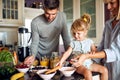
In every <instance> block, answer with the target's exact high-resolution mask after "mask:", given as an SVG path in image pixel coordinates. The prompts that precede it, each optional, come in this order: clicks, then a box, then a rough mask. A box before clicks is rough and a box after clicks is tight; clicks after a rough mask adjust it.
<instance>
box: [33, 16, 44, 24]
mask: <svg viewBox="0 0 120 80" xmlns="http://www.w3.org/2000/svg"><path fill="white" fill-rule="evenodd" d="M42 20H43V15H38V16H36V17H35V18H33V20H32V22H33V23H34V22H35V23H36V22H40V21H42Z"/></svg>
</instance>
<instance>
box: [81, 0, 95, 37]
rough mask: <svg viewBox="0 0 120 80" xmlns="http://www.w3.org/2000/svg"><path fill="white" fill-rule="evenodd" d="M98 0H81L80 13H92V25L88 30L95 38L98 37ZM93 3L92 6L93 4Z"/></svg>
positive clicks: (89, 35) (90, 35)
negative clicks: (96, 4)
mask: <svg viewBox="0 0 120 80" xmlns="http://www.w3.org/2000/svg"><path fill="white" fill-rule="evenodd" d="M95 2H96V0H80V15H81V16H82V15H83V14H84V13H88V14H90V15H91V20H92V22H91V26H90V30H89V32H88V37H90V38H94V37H96V26H95V24H96V7H95ZM91 5H92V6H91Z"/></svg>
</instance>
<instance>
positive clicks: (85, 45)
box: [58, 14, 108, 80]
mask: <svg viewBox="0 0 120 80" xmlns="http://www.w3.org/2000/svg"><path fill="white" fill-rule="evenodd" d="M90 23H91V16H90V15H89V14H84V15H83V16H82V17H81V18H80V19H77V20H75V21H74V22H73V24H72V27H71V33H72V36H73V38H74V39H73V40H72V41H71V43H70V45H69V48H68V49H67V51H65V52H64V54H63V56H62V58H61V60H60V62H59V63H58V65H60V66H62V65H63V63H64V62H65V61H66V59H68V57H70V56H71V55H72V57H73V55H75V56H76V55H80V54H85V53H88V52H92V54H93V55H94V54H95V53H94V52H95V51H96V46H95V45H94V43H93V41H92V40H91V39H89V38H87V33H88V30H89V28H90ZM76 57H77V56H76ZM71 60H72V58H71ZM76 72H77V73H79V74H82V75H83V76H84V78H85V80H92V72H99V73H100V74H101V77H100V79H101V80H108V71H107V68H106V67H104V66H102V65H99V64H96V63H95V62H93V60H91V59H87V60H85V61H84V63H83V65H81V66H79V67H76Z"/></svg>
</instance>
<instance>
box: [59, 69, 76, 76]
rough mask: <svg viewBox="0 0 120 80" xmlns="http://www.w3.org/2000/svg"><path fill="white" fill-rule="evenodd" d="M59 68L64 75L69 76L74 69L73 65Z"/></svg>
mask: <svg viewBox="0 0 120 80" xmlns="http://www.w3.org/2000/svg"><path fill="white" fill-rule="evenodd" d="M59 70H60V71H61V72H62V73H63V75H64V76H66V77H70V76H71V75H72V74H73V73H74V72H75V70H76V69H75V68H74V67H62V68H60V69H59Z"/></svg>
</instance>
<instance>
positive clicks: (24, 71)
mask: <svg viewBox="0 0 120 80" xmlns="http://www.w3.org/2000/svg"><path fill="white" fill-rule="evenodd" d="M16 69H17V70H18V71H19V72H23V73H26V72H27V71H28V70H29V68H16Z"/></svg>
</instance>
